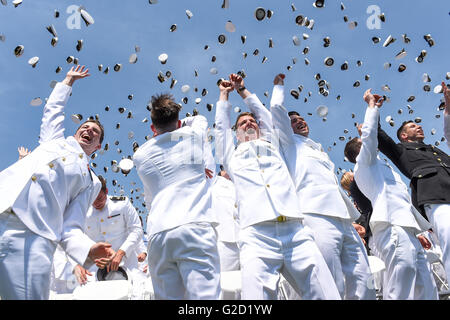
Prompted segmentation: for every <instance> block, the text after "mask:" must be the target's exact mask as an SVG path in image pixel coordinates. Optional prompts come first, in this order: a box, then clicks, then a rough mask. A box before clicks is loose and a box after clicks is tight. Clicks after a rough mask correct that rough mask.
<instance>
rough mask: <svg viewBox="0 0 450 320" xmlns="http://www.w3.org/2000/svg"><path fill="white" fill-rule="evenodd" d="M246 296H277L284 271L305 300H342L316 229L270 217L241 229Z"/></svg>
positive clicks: (254, 297)
mask: <svg viewBox="0 0 450 320" xmlns="http://www.w3.org/2000/svg"><path fill="white" fill-rule="evenodd" d="M239 247H240V249H241V270H242V299H245V300H248V299H252V300H276V299H277V298H278V290H279V281H280V273H281V274H282V275H283V277H284V278H285V279H286V280H287V281H288V282H289V283H290V284H291V285H292V287H293V288H294V289H295V290H296V291H297V293H298V294H299V295H300V296H301V298H302V299H303V300H340V299H341V298H340V295H339V291H338V290H337V288H336V285H335V284H334V279H333V277H332V276H331V273H330V271H329V270H328V267H327V265H326V262H325V260H324V259H323V257H322V255H321V254H320V251H319V248H318V247H317V245H316V244H315V242H314V240H313V236H312V232H311V230H310V229H309V228H308V227H303V225H302V223H301V221H300V220H298V219H293V220H288V221H285V222H275V221H267V222H262V223H258V224H256V225H252V226H250V227H247V228H244V229H242V230H241V232H240V239H239Z"/></svg>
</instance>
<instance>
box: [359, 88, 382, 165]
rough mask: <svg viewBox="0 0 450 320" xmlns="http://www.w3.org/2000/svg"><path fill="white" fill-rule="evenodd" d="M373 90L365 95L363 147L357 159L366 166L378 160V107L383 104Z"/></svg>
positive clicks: (362, 131) (369, 90)
mask: <svg viewBox="0 0 450 320" xmlns="http://www.w3.org/2000/svg"><path fill="white" fill-rule="evenodd" d="M371 90H372V89H368V90H367V91H366V92H365V93H364V100H365V101H366V102H367V110H366V114H365V117H364V124H363V126H362V129H361V140H362V146H361V150H360V152H359V155H358V157H357V161H358V163H364V164H366V165H372V164H373V163H375V161H376V160H377V149H378V140H377V133H378V117H379V113H378V106H381V104H382V102H378V100H379V99H380V96H378V95H374V94H372V93H371Z"/></svg>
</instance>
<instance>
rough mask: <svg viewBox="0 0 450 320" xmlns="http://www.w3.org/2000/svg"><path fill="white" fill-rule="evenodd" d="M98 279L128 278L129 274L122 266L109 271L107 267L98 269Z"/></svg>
mask: <svg viewBox="0 0 450 320" xmlns="http://www.w3.org/2000/svg"><path fill="white" fill-rule="evenodd" d="M97 280H98V281H108V280H128V274H127V272H126V271H125V269H124V268H122V267H119V268H118V269H117V271H112V270H110V271H109V272H108V271H107V270H106V268H103V269H98V271H97Z"/></svg>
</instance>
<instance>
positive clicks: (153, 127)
mask: <svg viewBox="0 0 450 320" xmlns="http://www.w3.org/2000/svg"><path fill="white" fill-rule="evenodd" d="M150 128H151V129H152V131H153V133H154V134H155V135H156V134H158V132H157V131H156V128H155V126H154V125H153V123H152V124H151V125H150Z"/></svg>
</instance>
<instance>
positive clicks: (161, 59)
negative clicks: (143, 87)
mask: <svg viewBox="0 0 450 320" xmlns="http://www.w3.org/2000/svg"><path fill="white" fill-rule="evenodd" d="M168 58H169V56H168V55H167V53H161V54H160V55H159V56H158V60H159V62H161V64H165V63H166V62H167V59H168Z"/></svg>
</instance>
